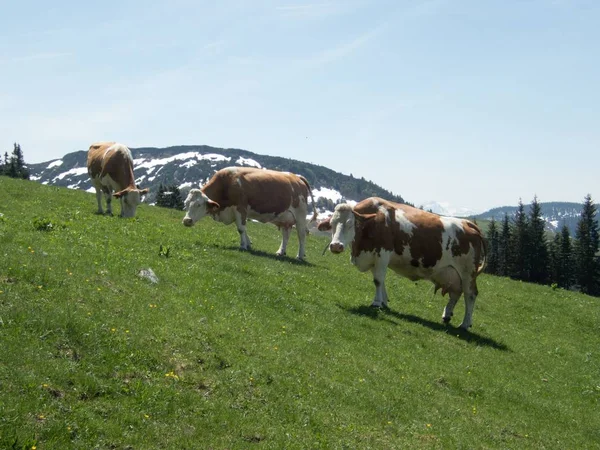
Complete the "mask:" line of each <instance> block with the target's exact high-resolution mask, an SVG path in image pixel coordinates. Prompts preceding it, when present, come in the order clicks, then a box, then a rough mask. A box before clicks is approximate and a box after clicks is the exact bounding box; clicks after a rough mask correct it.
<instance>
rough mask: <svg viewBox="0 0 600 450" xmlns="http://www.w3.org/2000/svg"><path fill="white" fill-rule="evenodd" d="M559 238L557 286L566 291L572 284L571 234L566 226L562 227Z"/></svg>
mask: <svg viewBox="0 0 600 450" xmlns="http://www.w3.org/2000/svg"><path fill="white" fill-rule="evenodd" d="M560 236H561V238H560V241H561V242H560V253H559V256H560V259H559V269H560V271H559V276H558V280H557V284H558V285H559V286H560V287H562V288H565V289H568V288H569V287H571V284H572V283H573V246H572V244H571V232H570V231H569V227H568V226H567V225H563V227H562V230H561V232H560Z"/></svg>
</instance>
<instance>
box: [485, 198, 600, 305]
mask: <svg viewBox="0 0 600 450" xmlns="http://www.w3.org/2000/svg"><path fill="white" fill-rule="evenodd" d="M596 211H597V207H596V205H595V204H594V202H593V201H592V197H591V195H589V194H588V195H587V196H586V197H585V199H584V202H583V209H582V212H581V216H580V218H579V221H578V223H577V230H576V233H575V236H574V237H573V236H571V232H570V231H569V228H568V227H567V226H566V225H564V226H563V227H562V229H561V230H560V232H559V233H556V234H555V235H554V238H553V239H550V240H549V239H548V238H547V236H548V235H547V233H546V230H545V221H544V218H543V216H542V208H541V206H540V204H539V202H538V200H537V197H536V198H534V199H533V201H532V203H531V205H530V208H529V211H527V212H526V211H525V207H524V206H523V203H522V202H521V201H520V200H519V206H518V208H517V212H516V214H515V215H514V217H512V218H510V217H509V216H508V214H507V213H505V214H504V218H503V220H502V221H500V222H498V221H496V220H494V219H492V221H491V222H490V224H489V227H488V231H487V238H488V265H487V268H486V272H487V273H490V274H494V275H501V276H508V277H511V278H514V279H516V280H522V281H529V282H533V283H539V284H551V285H553V286H556V287H561V288H564V289H577V290H580V291H581V292H583V293H586V294H589V295H595V296H600V255H599V254H598V251H599V246H600V238H599V227H598V220H596Z"/></svg>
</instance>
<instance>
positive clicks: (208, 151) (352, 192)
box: [28, 145, 404, 211]
mask: <svg viewBox="0 0 600 450" xmlns="http://www.w3.org/2000/svg"><path fill="white" fill-rule="evenodd" d="M131 153H132V155H133V158H134V175H135V177H136V183H137V184H138V185H140V186H141V187H148V188H150V194H149V195H148V196H147V198H146V202H148V203H153V202H154V201H155V198H156V193H157V192H158V188H159V186H160V184H161V183H163V184H165V185H172V184H175V185H177V186H178V187H179V188H180V189H181V191H182V192H183V193H184V194H185V193H187V191H188V190H189V189H191V188H194V187H199V186H200V185H202V184H204V183H206V182H207V181H208V180H209V179H210V177H211V176H212V175H213V174H214V173H215V172H216V171H217V170H219V169H222V168H224V167H228V166H252V167H258V168H267V169H273V170H280V171H286V172H293V173H297V174H301V175H304V176H305V177H306V178H307V179H308V181H309V182H310V184H311V187H312V188H313V192H314V194H315V201H317V205H318V207H319V209H320V210H329V211H331V210H332V209H333V206H334V205H335V203H337V202H339V201H340V200H354V201H360V200H363V199H365V198H367V197H372V196H378V197H383V198H387V199H390V200H394V201H397V202H401V203H402V202H404V199H403V198H402V197H401V196H400V195H396V194H393V193H391V192H390V191H388V190H386V189H384V188H382V187H380V186H378V185H376V184H375V183H373V182H371V181H367V180H365V179H364V178H355V177H353V176H352V175H344V174H341V173H339V172H336V171H334V170H332V169H329V168H327V167H323V166H319V165H316V164H311V163H307V162H302V161H298V160H295V159H289V158H281V157H276V156H267V155H258V154H256V153H252V152H249V151H246V150H240V149H231V148H229V149H223V148H216V147H210V146H207V145H185V146H175V147H166V148H153V147H144V148H132V149H131ZM86 159H87V150H82V151H77V152H73V153H68V154H66V155H65V156H63V157H62V158H60V159H55V160H50V161H47V162H43V163H39V164H29V165H28V168H29V170H30V173H31V179H32V180H36V181H39V182H40V183H42V184H50V185H56V186H65V187H69V188H71V189H82V190H86V191H90V192H93V191H94V189H93V187H92V185H91V183H90V179H89V176H88V173H87V169H86Z"/></svg>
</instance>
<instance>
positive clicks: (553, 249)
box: [549, 233, 562, 287]
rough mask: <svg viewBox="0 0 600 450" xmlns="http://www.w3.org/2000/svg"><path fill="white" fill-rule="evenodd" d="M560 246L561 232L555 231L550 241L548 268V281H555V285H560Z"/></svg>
mask: <svg viewBox="0 0 600 450" xmlns="http://www.w3.org/2000/svg"><path fill="white" fill-rule="evenodd" d="M561 248H562V234H561V233H556V234H555V235H554V239H552V242H551V243H550V251H549V270H550V282H551V283H556V285H557V286H560V278H561V275H562V274H561V262H560V252H561ZM561 287H562V286H561Z"/></svg>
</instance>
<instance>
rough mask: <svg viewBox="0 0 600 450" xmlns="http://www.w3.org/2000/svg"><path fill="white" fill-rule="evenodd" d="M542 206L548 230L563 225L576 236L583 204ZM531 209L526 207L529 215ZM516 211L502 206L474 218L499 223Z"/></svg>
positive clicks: (510, 207) (546, 204)
mask: <svg viewBox="0 0 600 450" xmlns="http://www.w3.org/2000/svg"><path fill="white" fill-rule="evenodd" d="M540 206H541V207H542V216H543V217H544V220H545V221H546V228H547V229H548V230H550V231H553V232H556V231H558V230H560V229H561V228H562V227H563V225H567V227H568V228H569V231H570V232H571V235H572V236H574V235H575V231H576V229H577V222H578V221H579V218H580V217H581V209H582V207H583V203H572V202H546V203H540ZM530 208H531V205H525V212H526V213H529V210H530ZM516 211H517V206H501V207H499V208H493V209H490V210H489V211H486V212H484V213H481V214H477V215H475V216H472V217H473V218H474V219H478V220H479V219H481V220H492V219H495V220H498V221H499V220H502V219H503V218H504V214H508V216H509V217H514V215H515V213H516ZM596 220H600V214H597V215H596Z"/></svg>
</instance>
